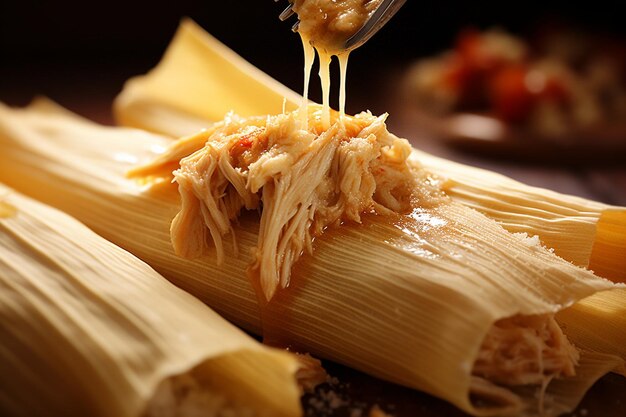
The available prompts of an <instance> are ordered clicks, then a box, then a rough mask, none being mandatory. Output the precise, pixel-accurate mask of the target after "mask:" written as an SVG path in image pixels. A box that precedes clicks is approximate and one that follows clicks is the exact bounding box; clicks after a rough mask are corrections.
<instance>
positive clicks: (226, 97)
mask: <svg viewBox="0 0 626 417" xmlns="http://www.w3.org/2000/svg"><path fill="white" fill-rule="evenodd" d="M283 100H284V102H285V107H286V109H287V110H291V109H295V108H297V106H298V104H299V103H300V100H301V98H300V96H299V95H298V94H296V93H294V92H293V91H291V90H289V89H287V88H286V87H284V86H282V85H281V84H279V83H278V82H276V81H275V80H273V79H271V78H270V77H268V76H267V75H266V74H264V73H262V72H261V71H260V70H258V69H257V68H255V67H253V66H251V65H250V64H249V63H248V62H246V61H245V60H244V59H242V58H241V57H239V56H238V55H236V54H235V53H234V52H233V51H232V50H230V49H228V48H227V47H226V46H224V45H223V44H221V43H220V42H219V41H217V40H216V39H215V38H213V37H212V36H210V35H209V34H207V33H206V32H204V31H203V30H202V29H201V28H200V27H199V26H197V25H196V24H195V23H193V22H192V21H190V20H185V21H183V22H182V24H181V26H180V29H179V31H178V33H177V34H176V37H175V38H174V40H173V41H172V43H171V45H170V47H169V48H168V50H167V52H166V54H165V56H164V58H163V60H162V61H161V63H160V64H159V65H158V66H157V67H156V68H155V69H153V70H152V71H151V72H150V73H149V74H148V75H146V76H141V77H137V78H134V79H131V80H130V81H129V82H128V83H127V84H126V86H125V88H124V90H123V92H122V93H121V94H120V95H119V96H118V98H117V99H116V102H115V107H114V110H115V115H116V118H117V120H118V121H119V122H120V123H121V124H124V125H127V126H133V127H138V128H142V129H146V130H150V131H154V132H158V133H162V134H166V135H169V136H172V137H180V136H185V135H189V134H192V133H195V132H197V131H198V130H200V129H201V128H204V127H207V125H208V124H209V123H210V122H214V121H218V120H221V119H222V118H223V116H224V115H225V114H226V113H227V112H229V111H231V110H234V111H235V112H236V113H238V114H239V115H242V116H250V115H260V114H277V113H279V112H280V111H281V110H282V106H281V104H280V103H282V102H283ZM412 159H413V160H414V161H415V162H416V163H417V164H419V165H421V166H424V167H425V168H427V169H429V170H430V171H431V172H433V173H434V174H435V175H437V176H439V177H440V178H442V179H443V180H445V181H446V184H445V189H446V192H447V193H448V195H450V196H451V197H452V198H453V199H454V200H456V201H459V202H461V203H463V204H464V205H466V206H468V207H472V208H474V209H476V210H478V211H480V212H482V213H484V214H486V215H488V216H489V217H491V218H493V219H495V220H497V221H498V222H499V223H500V224H501V225H502V226H503V227H504V228H506V229H507V230H509V231H511V232H523V233H528V234H529V235H531V236H532V235H537V236H539V237H540V239H541V241H542V243H543V244H545V245H546V246H547V247H550V248H553V249H554V250H555V252H556V254H557V255H559V256H561V257H563V258H564V259H567V260H569V261H570V262H573V263H574V264H576V265H579V266H584V267H587V266H589V267H590V268H592V269H593V270H594V271H596V273H598V274H599V275H601V276H603V277H606V278H609V279H612V280H614V281H618V282H626V209H624V208H615V207H611V206H608V205H606V204H602V203H598V202H594V201H590V200H585V199H582V198H577V197H573V196H568V195H563V194H559V193H555V192H552V191H549V190H545V189H542V188H537V187H530V186H527V185H524V184H521V183H519V182H517V181H514V180H512V179H510V178H507V177H505V176H503V175H500V174H497V173H494V172H491V171H487V170H483V169H479V168H474V167H469V166H466V165H462V164H458V163H454V162H451V161H448V160H445V159H441V158H438V157H435V156H432V155H429V154H427V153H425V152H422V151H419V150H414V152H413V155H412ZM607 211H609V212H610V213H611V214H610V215H606V214H605V215H604V216H603V213H606V212H607Z"/></svg>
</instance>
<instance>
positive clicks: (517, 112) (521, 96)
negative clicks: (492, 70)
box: [488, 64, 535, 122]
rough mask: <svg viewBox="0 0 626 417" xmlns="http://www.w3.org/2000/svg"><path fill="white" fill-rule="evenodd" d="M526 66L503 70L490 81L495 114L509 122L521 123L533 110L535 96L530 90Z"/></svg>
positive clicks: (490, 94) (513, 66)
mask: <svg viewBox="0 0 626 417" xmlns="http://www.w3.org/2000/svg"><path fill="white" fill-rule="evenodd" d="M527 74H528V69H527V68H526V67H525V66H524V65H518V64H515V65H510V66H507V67H505V68H502V69H501V70H500V71H498V72H497V73H496V74H495V75H494V76H493V77H492V78H491V79H490V80H489V86H488V91H489V98H490V101H491V107H492V109H493V111H494V112H495V114H496V115H497V116H498V117H500V118H502V119H504V120H506V121H509V122H521V121H523V120H524V119H526V118H527V117H528V115H529V113H530V110H531V109H532V106H533V103H534V100H535V96H534V95H533V93H531V92H530V91H529V90H528V87H527V84H526V75H527Z"/></svg>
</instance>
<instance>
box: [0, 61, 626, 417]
mask: <svg viewBox="0 0 626 417" xmlns="http://www.w3.org/2000/svg"><path fill="white" fill-rule="evenodd" d="M116 71H117V70H116ZM384 71H385V73H384V74H382V77H381V74H380V73H378V74H376V75H372V76H373V77H376V78H377V79H384V80H387V83H384V82H383V83H379V84H375V85H376V86H375V87H374V88H372V89H371V90H367V91H362V92H361V93H360V94H358V93H357V94H354V93H353V94H352V95H349V96H348V99H349V103H348V104H349V106H348V110H349V111H350V110H352V111H356V110H357V109H366V108H369V109H370V110H372V111H373V112H374V113H381V112H383V111H387V112H389V113H390V117H389V119H388V125H389V129H390V131H392V132H394V133H395V134H397V135H398V136H401V137H405V138H408V139H409V140H410V141H411V142H412V144H413V145H414V146H416V147H418V148H420V149H423V150H425V151H427V152H430V153H433V154H435V155H438V156H442V157H445V158H448V159H452V160H454V161H458V162H462V163H466V164H470V165H474V166H479V167H483V168H487V169H490V170H494V171H497V172H500V173H503V174H505V175H508V176H510V177H512V178H515V179H517V180H519V181H523V182H525V183H528V184H531V185H535V186H540V187H545V188H549V189H552V190H555V191H559V192H563V193H568V194H573V195H578V196H581V197H585V198H590V199H594V200H598V201H603V202H605V203H610V204H616V205H626V163H624V164H621V165H620V164H617V165H616V164H612V165H611V166H603V165H602V164H600V165H598V164H596V165H595V166H593V167H589V166H585V165H583V164H580V165H574V166H572V164H567V161H559V159H558V155H555V159H554V163H553V164H549V165H546V164H543V165H540V164H532V163H528V162H516V161H515V160H514V158H510V159H507V160H506V161H504V160H495V159H491V158H487V157H483V156H480V155H472V154H467V153H462V152H459V151H456V150H454V149H451V148H449V147H447V146H446V145H445V144H443V143H441V142H439V141H437V140H436V139H434V138H432V137H431V136H430V135H429V134H428V132H424V131H423V130H422V129H421V126H420V125H419V124H418V123H417V122H416V120H415V117H414V109H412V108H411V106H409V105H407V104H406V103H405V102H404V101H403V100H402V99H400V95H399V94H398V92H397V87H398V86H399V84H398V83H396V82H394V80H397V79H398V77H400V76H401V69H399V68H386V69H384ZM59 73H61V74H62V71H61V72H57V74H59ZM129 73H131V72H124V71H118V72H116V73H115V74H114V75H111V74H108V75H107V76H106V77H105V80H106V82H104V83H100V84H99V83H98V79H97V78H98V77H96V79H95V80H94V79H93V77H94V74H91V75H89V74H88V75H86V76H85V77H83V78H81V77H71V76H67V77H61V78H59V79H56V80H52V81H49V80H44V81H42V80H41V79H40V80H38V82H34V83H32V84H31V83H28V82H27V80H25V79H24V78H23V77H20V76H19V74H14V73H13V74H9V75H8V76H9V77H13V79H15V80H17V81H18V82H17V83H11V84H10V85H4V86H3V89H2V90H1V91H0V101H4V102H6V103H8V104H12V105H22V104H25V103H26V102H27V101H28V100H29V99H30V98H31V97H32V96H33V95H35V94H42V93H45V94H47V95H49V96H50V97H51V98H52V99H55V100H58V101H59V102H60V103H61V104H63V105H65V106H67V107H69V108H70V109H71V110H73V111H76V112H78V113H80V114H82V115H84V116H86V117H89V118H91V119H92V120H95V121H97V122H100V123H105V124H111V123H112V118H111V112H110V105H111V102H112V99H113V97H114V96H115V94H116V93H117V91H118V90H119V88H120V87H121V85H122V84H121V80H124V79H125V78H127V77H128V74H129ZM0 75H3V74H1V73H0ZM4 75H5V76H6V74H4ZM96 75H97V73H96ZM20 78H21V79H20ZM6 79H7V78H5V80H6ZM9 79H11V78H9ZM353 82H358V81H353ZM389 83H391V84H389ZM40 85H45V86H46V88H45V91H36V90H34V88H37V87H36V86H40ZM624 157H625V158H624V159H625V160H626V155H625V156H624ZM563 162H565V163H563ZM324 364H325V367H326V368H327V370H328V372H329V374H330V375H331V376H333V377H335V378H336V379H337V381H336V382H337V383H336V384H335V385H333V386H330V385H323V386H321V387H319V388H318V390H317V391H316V393H315V394H314V395H307V396H306V397H304V398H303V404H304V407H305V415H306V416H320V417H321V416H346V417H359V416H363V417H365V416H367V415H368V412H369V410H370V409H371V408H372V407H373V406H374V405H378V406H379V407H380V408H381V409H382V410H384V411H386V412H388V413H390V414H391V415H393V416H396V417H418V416H419V417H462V416H465V414H464V413H462V412H460V411H459V410H457V409H456V408H454V407H453V406H451V405H449V404H447V403H445V402H443V401H441V400H438V399H436V398H433V397H431V396H429V395H426V394H423V393H420V392H417V391H414V390H410V389H407V388H404V387H400V386H397V385H394V384H390V383H387V382H384V381H381V380H378V379H376V378H373V377H370V376H368V375H365V374H362V373H360V372H357V371H355V370H352V369H349V368H347V367H344V366H341V365H338V364H333V363H329V362H325V363H324ZM625 396H626V378H623V377H621V376H618V375H614V374H611V375H607V376H605V377H604V378H602V379H601V380H600V381H599V382H598V383H597V384H596V385H595V386H594V387H593V388H592V389H591V391H590V392H589V393H588V394H587V396H586V397H585V399H584V400H583V402H582V403H581V405H580V406H579V408H578V409H577V410H576V411H575V412H574V413H572V414H571V415H572V416H581V417H624V416H626V398H624V397H625Z"/></svg>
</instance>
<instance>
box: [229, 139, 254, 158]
mask: <svg viewBox="0 0 626 417" xmlns="http://www.w3.org/2000/svg"><path fill="white" fill-rule="evenodd" d="M252 144H253V141H252V139H251V138H250V136H249V135H246V136H242V137H241V138H240V139H239V140H238V141H237V143H236V144H234V145H233V147H232V148H230V157H231V158H232V159H233V160H235V161H239V160H240V159H241V155H243V153H244V152H245V151H247V150H249V149H250V148H252Z"/></svg>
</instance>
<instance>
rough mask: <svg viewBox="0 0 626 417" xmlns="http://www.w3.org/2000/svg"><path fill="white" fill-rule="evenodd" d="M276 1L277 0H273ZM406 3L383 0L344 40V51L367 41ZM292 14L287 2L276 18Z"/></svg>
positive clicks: (287, 17) (283, 17) (291, 4)
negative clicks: (358, 27)
mask: <svg viewBox="0 0 626 417" xmlns="http://www.w3.org/2000/svg"><path fill="white" fill-rule="evenodd" d="M274 1H275V2H278V1H279V0H274ZM404 3H406V0H383V1H382V2H381V3H380V5H379V6H378V7H377V8H376V10H375V11H374V13H372V15H371V16H370V18H369V19H367V21H366V22H365V23H364V24H363V26H362V27H361V28H360V29H359V30H358V31H357V32H356V33H355V34H354V35H352V36H351V37H349V38H348V40H346V43H345V45H344V49H345V50H346V51H350V50H352V49H355V48H358V47H359V46H361V45H363V44H364V43H365V42H367V41H368V40H369V39H370V38H371V37H372V36H374V35H375V34H376V32H378V31H379V30H380V29H381V28H382V27H383V26H384V25H385V24H386V23H387V22H389V19H391V18H392V17H393V15H395V14H396V13H397V12H398V10H400V7H402V6H403V5H404ZM293 15H294V11H293V3H291V1H290V2H289V6H287V7H286V8H285V10H283V11H282V13H281V14H280V15H279V16H278V18H279V19H280V20H282V21H285V20H287V19H289V18H290V17H291V16H293ZM298 24H299V22H296V23H295V24H294V25H293V27H292V28H291V30H293V31H294V32H297V31H298Z"/></svg>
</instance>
